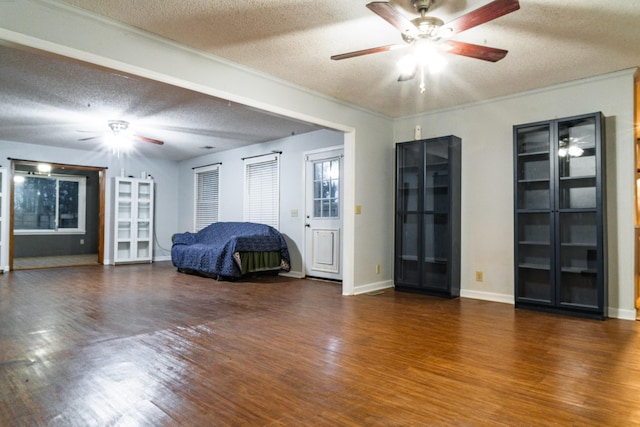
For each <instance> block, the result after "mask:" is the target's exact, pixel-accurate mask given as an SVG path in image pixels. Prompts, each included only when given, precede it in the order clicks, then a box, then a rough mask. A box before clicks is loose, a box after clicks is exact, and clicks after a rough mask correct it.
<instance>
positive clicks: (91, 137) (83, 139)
mask: <svg viewBox="0 0 640 427" xmlns="http://www.w3.org/2000/svg"><path fill="white" fill-rule="evenodd" d="M100 137H101V136H100V135H99V136H90V137H88V138H80V139H79V140H78V141H89V140H91V139H97V138H100Z"/></svg>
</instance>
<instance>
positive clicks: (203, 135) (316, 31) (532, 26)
mask: <svg viewBox="0 0 640 427" xmlns="http://www.w3.org/2000/svg"><path fill="white" fill-rule="evenodd" d="M368 2H369V0H332V1H310V0H269V1H257V0H245V1H238V0H216V1H211V0H181V1H171V2H168V1H164V0H110V1H104V0H65V1H64V2H60V3H67V4H68V5H70V6H71V7H72V8H73V7H77V8H80V9H84V11H82V10H80V9H78V11H79V12H82V13H94V14H98V15H102V16H104V17H106V18H108V19H112V20H116V21H120V22H122V23H124V24H126V25H129V26H133V27H137V28H139V29H142V30H144V31H147V32H150V33H154V34H156V35H159V36H161V37H165V38H167V39H171V40H173V41H176V42H178V43H180V44H183V45H186V46H189V47H191V48H194V49H198V50H201V51H205V52H208V53H210V54H213V55H215V56H217V57H221V58H225V59H227V60H229V61H232V62H235V63H237V64H240V65H243V66H245V67H249V68H252V69H255V70H258V71H260V72H262V73H266V74H269V75H272V76H274V77H276V78H278V79H282V80H286V81H289V82H291V83H293V84H296V85H299V86H302V87H306V88H309V89H311V90H313V91H316V92H318V93H322V94H326V95H329V96H332V97H335V98H338V99H341V100H343V101H346V102H348V103H351V104H353V105H356V106H360V107H362V108H365V109H368V110H371V111H375V112H379V113H381V114H384V115H387V116H389V117H402V116H408V115H413V114H419V113H422V112H427V111H432V110H437V109H443V108H449V107H454V106H458V105H464V104H468V103H472V102H475V101H479V100H484V99H488V98H494V97H498V96H505V95H509V94H514V93H518V92H522V91H526V90H530V89H535V88H540V87H545V86H549V85H553V84H557V83H562V82H566V81H572V80H577V79H581V78H585V77H591V76H595V75H601V74H605V73H609V72H613V71H618V70H622V69H628V68H633V67H636V66H638V65H640V48H638V47H639V46H640V30H638V22H640V1H639V0H608V1H602V0H563V1H558V0H520V9H519V10H517V11H515V12H513V13H510V14H508V15H506V16H503V17H500V18H498V19H495V20H493V21H491V22H488V23H485V24H483V25H480V26H478V27H475V28H472V29H469V30H467V31H465V32H463V33H460V34H458V35H456V37H454V40H458V41H463V42H468V43H474V44H479V45H487V46H491V47H496V48H501V49H506V50H508V51H509V53H508V55H507V56H506V58H504V59H503V60H501V61H499V62H496V63H491V62H485V61H480V60H476V59H470V58H467V57H461V56H456V55H452V54H446V55H445V57H446V59H447V61H448V65H447V68H446V69H445V71H444V72H443V73H441V74H438V75H436V76H431V75H429V76H426V86H427V88H426V91H425V93H424V94H421V93H420V91H419V88H418V85H419V79H414V80H411V81H408V82H398V81H397V77H398V70H397V69H396V65H395V64H396V62H397V61H398V60H399V59H400V58H401V57H402V56H403V55H404V54H405V53H406V51H407V50H406V49H399V50H393V51H388V52H383V53H377V54H373V55H367V56H362V57H356V58H351V59H346V60H342V61H332V60H331V59H330V56H331V55H335V54H340V53H345V52H351V51H354V50H359V49H366V48H370V47H376V46H382V45H388V44H395V43H402V41H401V38H400V35H399V32H398V31H397V30H396V29H395V28H393V27H392V26H391V25H390V24H388V23H387V22H385V21H384V20H383V19H381V18H380V17H378V16H377V15H375V14H374V13H372V12H371V11H370V10H369V9H367V8H366V4H367V3H368ZM391 3H392V4H394V5H395V6H396V7H398V8H399V9H400V10H402V11H403V12H404V13H406V15H407V16H409V17H413V16H415V15H413V14H412V12H413V9H412V7H411V1H410V0H395V1H392V2H391ZM487 3H489V1H488V0H435V4H434V6H433V8H432V9H431V11H430V12H429V14H430V15H433V16H437V17H439V18H441V19H442V20H443V21H445V22H448V21H450V20H452V19H454V18H456V17H458V16H460V15H463V14H465V13H468V12H470V11H472V10H475V9H477V8H479V7H481V6H483V5H485V4H487ZM87 11H88V12H87ZM0 76H2V79H0V94H2V103H1V105H0V106H1V108H0V139H4V140H11V141H21V142H37V143H42V144H50V145H57V146H65V147H74V148H76V147H77V148H86V149H94V147H95V145H92V144H93V142H94V140H91V141H85V142H82V141H78V139H80V138H87V137H90V136H94V135H95V136H100V135H102V134H103V132H107V131H108V128H107V124H106V120H108V119H124V120H127V121H129V122H131V124H132V130H133V131H134V132H135V133H136V134H139V135H142V136H146V137H149V138H154V139H161V140H164V141H165V142H166V143H165V145H164V146H162V147H159V146H156V145H154V144H145V143H138V144H137V147H138V149H139V150H140V151H141V152H142V153H143V154H144V155H148V156H159V157H166V158H170V159H174V160H180V159H185V158H190V157H194V156H198V155H202V154H205V153H207V152H211V151H210V150H226V149H230V148H233V147H237V146H240V145H246V144H253V143H257V142H262V141H268V140H273V139H278V138H282V137H284V136H288V135H291V134H300V133H304V132H309V131H313V130H316V129H318V127H316V126H313V125H310V124H305V123H300V122H297V121H295V120H290V119H286V118H282V117H276V116H274V115H272V114H262V113H260V112H258V111H255V110H253V109H249V108H247V107H244V106H241V105H236V104H230V103H228V102H227V101H225V100H220V99H215V98H212V97H210V96H205V95H203V94H199V93H196V92H191V91H187V90H184V89H180V88H175V87H167V86H166V85H164V84H160V83H157V82H153V81H149V80H145V79H143V78H140V77H136V76H130V75H125V74H123V73H118V72H113V71H111V70H104V69H100V68H98V67H95V66H88V65H87V64H81V63H79V62H69V61H68V60H66V59H62V58H59V57H55V56H52V55H42V54H41V53H34V52H26V51H21V50H15V49H13V48H10V47H6V46H0ZM71 76H72V78H70V77H71ZM159 94H162V95H161V96H159ZM35 112H37V114H34V113H35ZM96 120H97V121H96ZM96 140H99V138H96ZM203 147H215V148H213V149H207V148H203ZM208 150H209V151H208Z"/></svg>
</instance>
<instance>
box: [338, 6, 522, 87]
mask: <svg viewBox="0 0 640 427" xmlns="http://www.w3.org/2000/svg"><path fill="white" fill-rule="evenodd" d="M433 3H434V0H414V1H413V2H412V5H413V7H414V9H415V10H416V12H417V13H419V14H420V16H419V17H417V18H414V19H411V20H409V19H408V18H406V17H405V16H404V15H403V14H402V13H401V12H400V11H399V10H398V9H396V8H395V7H394V6H393V5H391V4H390V3H389V2H384V1H374V2H371V3H368V4H367V8H368V9H369V10H371V11H372V12H373V13H375V14H376V15H378V16H379V17H381V18H382V19H384V20H385V21H387V22H388V23H389V24H391V25H393V26H394V27H395V28H396V29H398V30H399V31H400V35H401V37H402V40H403V41H404V43H405V44H395V45H387V46H379V47H374V48H369V49H363V50H358V51H354V52H348V53H343V54H340V55H333V56H332V57H331V59H333V60H342V59H348V58H354V57H357V56H363V55H369V54H372V53H379V52H386V51H389V50H395V49H399V48H403V47H412V48H413V50H414V52H413V53H412V54H409V55H413V57H414V58H413V61H414V63H415V65H414V66H413V67H414V68H413V70H409V69H408V67H409V66H410V63H411V59H403V60H401V62H402V65H401V66H402V70H401V73H400V77H399V78H398V81H405V80H411V79H413V78H414V77H415V75H416V74H417V71H418V68H420V71H421V75H422V81H421V84H420V89H421V91H422V92H424V68H425V67H427V68H428V69H429V71H430V72H431V73H434V72H437V71H439V70H442V68H444V65H445V64H446V61H445V60H444V58H441V56H440V55H439V53H438V50H440V51H443V52H446V53H450V54H454V55H460V56H466V57H468V58H474V59H481V60H484V61H488V62H497V61H499V60H501V59H502V58H504V57H505V56H506V55H507V53H508V51H506V50H503V49H496V48H493V47H488V46H481V45H476V44H472V43H464V42H458V41H454V40H449V37H451V36H453V35H455V34H458V33H461V32H463V31H465V30H468V29H470V28H473V27H476V26H478V25H481V24H484V23H486V22H489V21H492V20H494V19H496V18H499V17H501V16H504V15H506V14H508V13H511V12H514V11H516V10H518V9H520V4H519V3H518V0H494V1H492V2H490V3H488V4H486V5H484V6H482V7H480V8H478V9H476V10H473V11H471V12H469V13H467V14H465V15H462V16H460V17H458V18H455V19H454V20H452V21H450V22H448V23H446V24H445V22H444V21H443V20H442V19H440V18H437V17H435V16H428V15H427V12H429V9H430V8H431V6H432V5H433ZM440 58H441V59H440ZM399 65H400V64H399Z"/></svg>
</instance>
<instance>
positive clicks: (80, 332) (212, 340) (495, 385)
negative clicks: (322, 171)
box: [0, 262, 640, 426]
mask: <svg viewBox="0 0 640 427" xmlns="http://www.w3.org/2000/svg"><path fill="white" fill-rule="evenodd" d="M340 292H341V288H340V285H338V284H333V283H327V282H320V281H305V280H296V279H291V278H283V277H262V278H256V279H252V280H250V281H246V282H217V281H215V280H211V279H206V278H200V277H195V276H189V275H185V274H180V273H178V272H176V271H175V269H174V268H173V267H172V266H171V265H170V263H168V262H160V263H154V264H145V265H122V266H118V267H80V268H56V269H50V270H28V271H16V272H11V273H6V274H4V275H0V425H2V426H112V425H141V426H240V425H247V426H417V425H419V426H423V425H435V426H485V425H486V426H531V425H549V426H630V425H640V329H639V327H638V324H637V323H636V322H631V321H622V320H613V319H609V320H606V321H604V322H602V321H597V320H586V319H577V318H570V317H562V316H557V315H550V314H544V313H537V312H529V311H520V310H515V309H514V307H513V306H512V305H508V304H498V303H491V302H485V301H478V300H472V299H465V298H460V299H453V300H447V299H439V298H435V297H427V296H420V295H413V294H406V293H396V292H393V291H392V290H388V291H386V292H384V293H382V294H379V295H375V296H369V295H360V296H353V297H344V296H341V294H340Z"/></svg>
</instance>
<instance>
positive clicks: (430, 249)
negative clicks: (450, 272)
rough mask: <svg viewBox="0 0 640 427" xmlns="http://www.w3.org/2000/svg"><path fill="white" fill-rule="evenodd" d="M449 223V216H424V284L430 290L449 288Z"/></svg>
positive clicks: (427, 214)
mask: <svg viewBox="0 0 640 427" xmlns="http://www.w3.org/2000/svg"><path fill="white" fill-rule="evenodd" d="M448 222H449V221H448V216H447V215H442V214H432V213H425V214H424V215H423V224H422V229H423V233H424V237H423V239H422V241H423V242H424V247H423V254H424V256H423V266H422V267H423V282H424V284H425V285H427V286H429V287H430V288H441V289H446V288H447V286H448V283H447V264H448V259H447V254H448V253H449V239H448V238H447V236H448V234H447V233H448V228H449V223H448Z"/></svg>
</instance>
